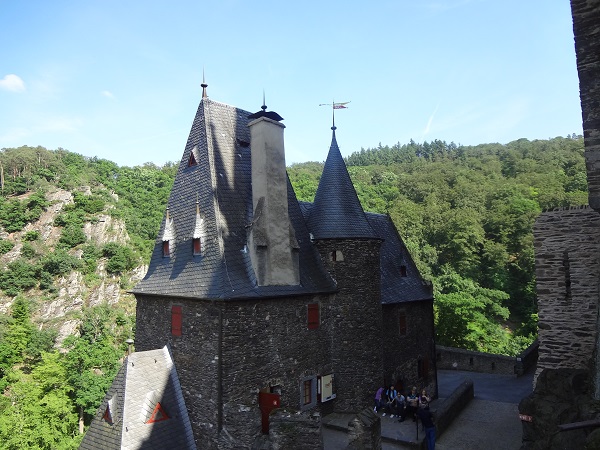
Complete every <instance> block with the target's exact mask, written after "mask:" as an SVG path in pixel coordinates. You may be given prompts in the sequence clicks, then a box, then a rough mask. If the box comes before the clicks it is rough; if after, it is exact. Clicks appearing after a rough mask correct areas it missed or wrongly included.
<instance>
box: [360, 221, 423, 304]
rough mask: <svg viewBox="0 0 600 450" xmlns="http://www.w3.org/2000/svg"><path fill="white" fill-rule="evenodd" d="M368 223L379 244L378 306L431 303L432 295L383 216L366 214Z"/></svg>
mask: <svg viewBox="0 0 600 450" xmlns="http://www.w3.org/2000/svg"><path fill="white" fill-rule="evenodd" d="M366 215H367V219H368V220H369V223H370V224H371V226H372V227H373V229H374V230H375V232H376V233H377V236H378V237H379V238H381V239H382V240H383V242H382V244H381V303H383V304H392V303H403V302H414V301H420V300H432V299H433V292H432V290H431V285H430V284H428V283H427V282H426V281H425V280H423V278H421V274H420V273H419V270H418V269H417V266H416V265H415V263H414V261H413V259H412V257H411V256H410V253H409V252H408V249H407V248H406V246H405V245H404V242H403V241H402V238H401V237H400V235H399V234H398V230H396V226H395V225H394V222H392V219H391V218H390V217H389V216H388V215H386V214H375V213H369V212H368V213H366Z"/></svg>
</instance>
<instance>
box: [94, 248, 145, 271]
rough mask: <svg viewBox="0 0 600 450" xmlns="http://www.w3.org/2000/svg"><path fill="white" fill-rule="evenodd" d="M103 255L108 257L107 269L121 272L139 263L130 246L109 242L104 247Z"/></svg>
mask: <svg viewBox="0 0 600 450" xmlns="http://www.w3.org/2000/svg"><path fill="white" fill-rule="evenodd" d="M102 256H104V257H105V258H108V262H107V263H106V271H107V272H108V273H112V274H119V273H122V272H125V271H127V270H131V269H133V268H134V267H135V266H136V264H137V262H138V261H137V258H136V257H135V254H134V253H133V251H132V250H131V249H130V248H129V247H125V246H123V245H120V244H117V243H115V242H109V243H108V244H106V245H105V246H104V247H103V248H102Z"/></svg>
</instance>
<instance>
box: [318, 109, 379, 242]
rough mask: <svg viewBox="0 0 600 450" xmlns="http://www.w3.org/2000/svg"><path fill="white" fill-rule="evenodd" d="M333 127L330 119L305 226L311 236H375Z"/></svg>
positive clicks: (320, 237)
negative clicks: (328, 138) (324, 156)
mask: <svg viewBox="0 0 600 450" xmlns="http://www.w3.org/2000/svg"><path fill="white" fill-rule="evenodd" d="M335 130H336V126H335V119H334V123H333V126H332V127H331V131H332V136H331V147H330V148H329V154H328V155H327V160H326V161H325V166H324V167H323V173H322V175H321V180H320V181H319V187H318V188H317V193H316V194H315V201H314V204H313V207H312V209H311V211H310V215H309V217H308V229H309V231H310V232H311V233H312V234H313V235H314V238H315V239H344V238H368V239H376V238H377V234H376V233H375V231H374V230H373V229H372V228H371V226H370V225H369V222H368V221H367V217H366V216H365V212H364V210H363V208H362V205H361V204H360V201H359V199H358V196H357V195H356V190H355V189H354V185H353V184H352V180H351V179H350V175H349V174H348V169H347V168H346V163H345V162H344V158H342V154H341V153H340V148H339V147H338V144H337V140H336V137H335Z"/></svg>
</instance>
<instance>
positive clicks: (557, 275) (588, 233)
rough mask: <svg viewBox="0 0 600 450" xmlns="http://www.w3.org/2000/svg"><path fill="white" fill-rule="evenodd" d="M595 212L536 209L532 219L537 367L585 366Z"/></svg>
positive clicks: (593, 287) (591, 341) (591, 342)
mask: <svg viewBox="0 0 600 450" xmlns="http://www.w3.org/2000/svg"><path fill="white" fill-rule="evenodd" d="M599 227H600V215H599V214H598V213H597V212H596V211H594V210H593V209H591V208H587V207H582V208H574V209H561V210H557V211H549V212H545V213H542V214H541V215H540V216H539V218H538V220H537V221H536V223H535V227H534V235H535V261H536V280H537V296H538V314H539V342H540V347H539V359H538V365H537V372H536V376H537V374H539V373H540V372H541V371H542V370H543V369H557V368H591V364H592V355H593V354H594V349H595V344H596V337H597V334H596V333H597V331H596V330H597V328H596V327H597V319H598V299H599V295H600V290H599V282H598V279H599V277H600V263H599V258H600V252H599V251H600V242H599V239H598V238H599V237H600V236H599V230H600V228H599Z"/></svg>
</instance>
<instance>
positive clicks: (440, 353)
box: [436, 345, 517, 375]
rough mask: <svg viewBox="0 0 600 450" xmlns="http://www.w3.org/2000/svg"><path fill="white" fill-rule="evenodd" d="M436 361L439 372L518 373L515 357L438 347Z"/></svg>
mask: <svg viewBox="0 0 600 450" xmlns="http://www.w3.org/2000/svg"><path fill="white" fill-rule="evenodd" d="M436 359H437V368H438V370H441V369H444V370H466V371H471V372H482V373H499V374H504V375H514V374H515V373H516V371H515V364H516V363H517V359H516V358H515V357H514V356H505V355H494V354H491V353H481V352H474V351H472V350H464V349H461V348H453V347H443V346H441V345H437V346H436Z"/></svg>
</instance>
